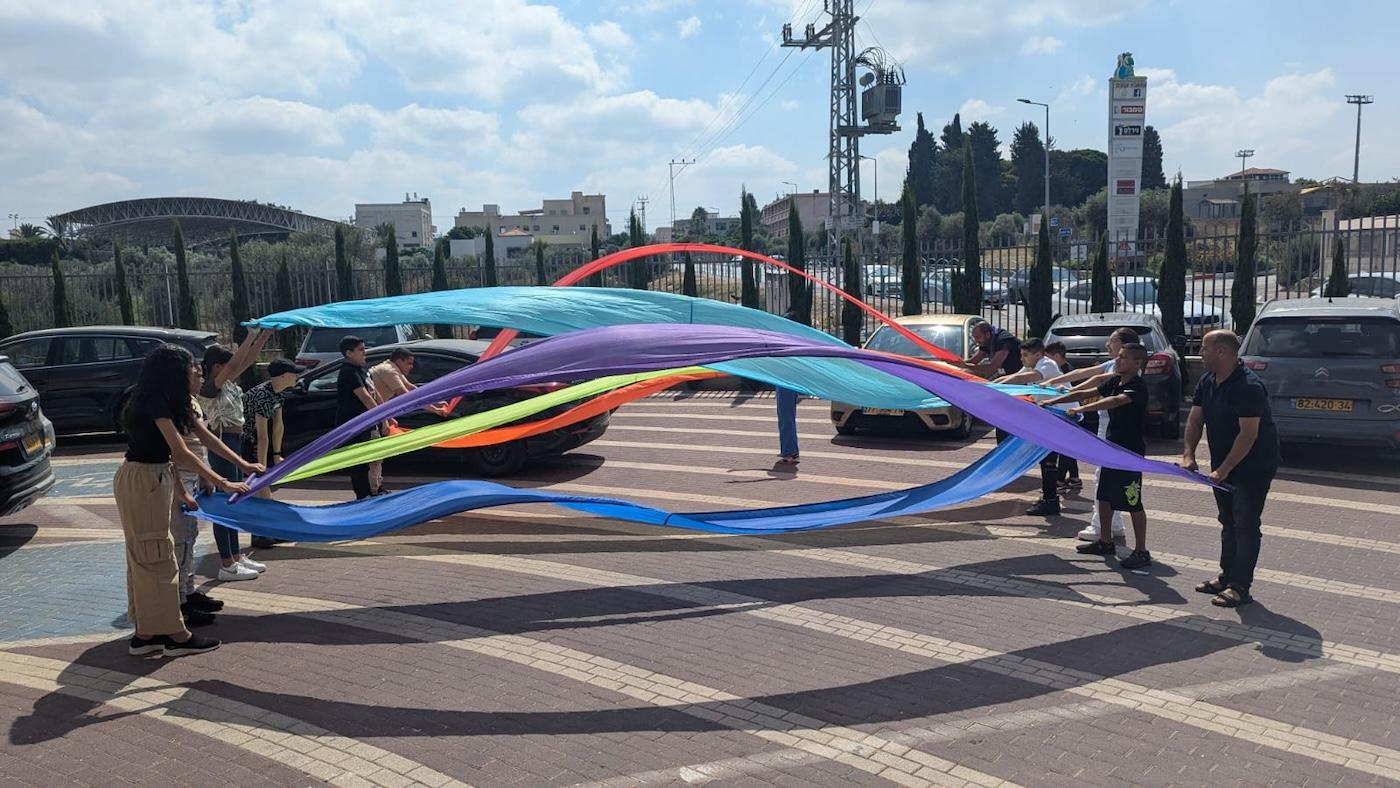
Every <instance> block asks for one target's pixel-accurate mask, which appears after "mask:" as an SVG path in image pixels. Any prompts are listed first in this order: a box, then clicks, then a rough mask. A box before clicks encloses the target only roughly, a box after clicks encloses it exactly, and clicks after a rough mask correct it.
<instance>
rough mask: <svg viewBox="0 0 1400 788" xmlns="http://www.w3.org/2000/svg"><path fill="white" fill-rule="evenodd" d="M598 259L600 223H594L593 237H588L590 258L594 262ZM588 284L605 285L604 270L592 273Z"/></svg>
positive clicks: (592, 285) (594, 285)
mask: <svg viewBox="0 0 1400 788" xmlns="http://www.w3.org/2000/svg"><path fill="white" fill-rule="evenodd" d="M597 259H598V225H596V224H595V225H593V235H592V237H591V238H589V239H588V260H589V262H592V261H594V260H597ZM588 286H589V287H602V286H603V272H602V271H599V272H597V273H595V274H590V275H589V277H588Z"/></svg>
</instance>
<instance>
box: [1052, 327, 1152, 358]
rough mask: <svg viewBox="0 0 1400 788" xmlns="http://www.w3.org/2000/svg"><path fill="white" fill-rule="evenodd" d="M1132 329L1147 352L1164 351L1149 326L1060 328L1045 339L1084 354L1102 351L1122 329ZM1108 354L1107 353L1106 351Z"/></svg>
mask: <svg viewBox="0 0 1400 788" xmlns="http://www.w3.org/2000/svg"><path fill="white" fill-rule="evenodd" d="M1125 327H1126V328H1131V329H1132V330H1134V331H1136V332H1138V342H1139V343H1141V344H1142V346H1143V347H1145V348H1147V352H1149V353H1155V352H1157V351H1158V350H1162V349H1163V348H1162V346H1161V343H1160V342H1158V341H1157V335H1156V333H1155V332H1154V331H1152V329H1150V328H1148V327H1147V326H1115V325H1103V324H1094V325H1091V326H1060V327H1058V328H1053V329H1051V330H1050V335H1049V336H1047V337H1046V338H1045V341H1046V342H1055V341H1057V340H1058V341H1060V342H1063V343H1065V350H1068V351H1069V352H1071V353H1073V352H1076V351H1078V352H1083V351H1086V350H1094V351H1102V350H1104V345H1105V344H1106V343H1107V342H1108V337H1109V336H1110V335H1111V334H1112V333H1113V332H1114V331H1117V330H1118V329H1120V328H1125ZM1105 352H1106V351H1105Z"/></svg>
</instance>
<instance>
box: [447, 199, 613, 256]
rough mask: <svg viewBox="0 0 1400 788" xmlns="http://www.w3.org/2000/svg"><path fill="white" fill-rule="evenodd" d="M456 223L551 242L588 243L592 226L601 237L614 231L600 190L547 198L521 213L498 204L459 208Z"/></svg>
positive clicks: (565, 243) (561, 243) (605, 237)
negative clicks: (539, 204)
mask: <svg viewBox="0 0 1400 788" xmlns="http://www.w3.org/2000/svg"><path fill="white" fill-rule="evenodd" d="M453 224H454V225H456V226H457V227H481V228H483V229H484V228H486V227H490V228H491V229H492V230H493V231H494V232H496V233H497V234H498V235H499V234H500V233H502V232H505V231H507V230H519V231H521V232H524V233H529V234H530V235H532V236H534V237H535V238H539V239H541V240H543V241H544V242H545V243H547V244H549V245H551V246H565V245H581V246H586V245H588V242H589V239H590V238H591V236H592V232H593V228H595V227H596V228H598V239H599V240H600V241H605V240H607V237H608V236H609V235H611V234H612V227H611V226H610V225H609V224H608V211H607V202H606V198H605V197H604V196H603V195H601V194H584V193H583V192H574V193H572V194H570V195H569V198H568V199H566V200H545V201H544V204H543V205H541V206H540V207H539V208H533V209H530V210H525V211H520V212H519V213H513V214H512V213H501V206H499V205H483V206H481V210H480V211H468V210H467V209H466V208H463V209H462V210H461V211H458V213H457V218H456V220H455V221H454V222H453Z"/></svg>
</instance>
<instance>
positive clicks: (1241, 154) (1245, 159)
mask: <svg viewBox="0 0 1400 788" xmlns="http://www.w3.org/2000/svg"><path fill="white" fill-rule="evenodd" d="M1253 155H1254V149H1253V148H1249V149H1247V150H1237V151H1235V158H1237V159H1239V160H1240V179H1241V180H1243V179H1244V171H1245V165H1246V164H1248V163H1249V159H1250V157H1252V156H1253Z"/></svg>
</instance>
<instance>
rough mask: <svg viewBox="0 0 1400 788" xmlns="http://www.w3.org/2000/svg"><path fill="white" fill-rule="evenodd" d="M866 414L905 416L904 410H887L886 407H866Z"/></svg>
mask: <svg viewBox="0 0 1400 788" xmlns="http://www.w3.org/2000/svg"><path fill="white" fill-rule="evenodd" d="M865 415H867V416H903V415H904V411H902V410H886V409H884V408H866V409H865Z"/></svg>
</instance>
